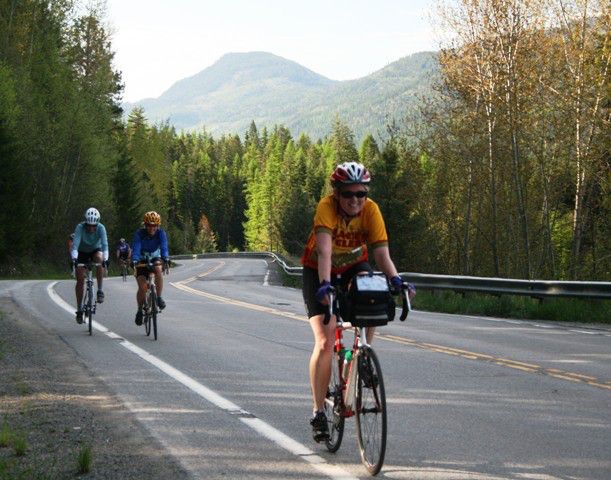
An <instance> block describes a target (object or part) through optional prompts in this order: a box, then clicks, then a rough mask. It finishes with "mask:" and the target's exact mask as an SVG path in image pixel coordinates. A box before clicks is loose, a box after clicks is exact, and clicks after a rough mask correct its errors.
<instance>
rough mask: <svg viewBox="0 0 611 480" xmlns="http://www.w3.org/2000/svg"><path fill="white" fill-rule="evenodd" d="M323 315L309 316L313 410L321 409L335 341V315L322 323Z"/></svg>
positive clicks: (329, 375) (329, 376) (325, 393)
mask: <svg viewBox="0 0 611 480" xmlns="http://www.w3.org/2000/svg"><path fill="white" fill-rule="evenodd" d="M323 319H324V315H315V316H313V317H311V318H310V326H311V327H312V331H313V333H314V349H313V350H312V356H311V357H310V386H311V387H312V400H313V402H314V409H315V410H322V409H323V404H324V401H325V396H326V395H327V386H328V385H329V380H330V378H331V359H332V356H333V344H334V342H335V317H333V318H331V320H330V321H329V323H328V324H327V325H323Z"/></svg>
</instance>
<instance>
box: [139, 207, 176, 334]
mask: <svg viewBox="0 0 611 480" xmlns="http://www.w3.org/2000/svg"><path fill="white" fill-rule="evenodd" d="M160 225H161V216H160V215H159V214H158V213H157V212H153V211H151V212H146V213H145V214H144V227H143V228H140V229H138V230H136V233H135V234H134V241H133V242H132V247H133V248H132V266H133V267H135V269H136V280H137V282H138V293H137V294H136V301H137V303H138V311H137V312H136V325H142V318H143V316H144V314H143V312H142V306H143V304H144V300H145V298H146V289H147V279H148V273H149V272H148V268H147V267H146V265H144V266H142V265H140V266H139V265H138V262H140V261H151V262H152V263H153V264H154V265H155V284H156V285H157V293H158V296H157V306H158V307H159V309H160V310H163V309H164V308H165V306H166V304H165V301H164V300H163V298H161V292H162V291H163V270H165V271H166V272H167V271H168V265H169V262H170V254H169V251H168V237H167V235H166V233H165V230H163V229H162V228H161V227H160ZM162 267H163V270H162Z"/></svg>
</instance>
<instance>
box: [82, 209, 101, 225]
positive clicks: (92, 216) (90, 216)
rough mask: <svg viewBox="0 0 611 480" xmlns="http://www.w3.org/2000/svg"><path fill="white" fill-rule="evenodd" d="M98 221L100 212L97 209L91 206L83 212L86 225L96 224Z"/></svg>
mask: <svg viewBox="0 0 611 480" xmlns="http://www.w3.org/2000/svg"><path fill="white" fill-rule="evenodd" d="M99 221H100V212H98V210H97V209H95V208H93V207H91V208H89V209H87V211H86V212H85V223H86V224H87V225H97V224H98V222H99Z"/></svg>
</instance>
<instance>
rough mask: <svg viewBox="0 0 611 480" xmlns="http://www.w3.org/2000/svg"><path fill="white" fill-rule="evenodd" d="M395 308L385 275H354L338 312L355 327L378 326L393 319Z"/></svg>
mask: <svg viewBox="0 0 611 480" xmlns="http://www.w3.org/2000/svg"><path fill="white" fill-rule="evenodd" d="M395 308H396V305H395V300H394V299H393V297H392V295H391V294H390V292H389V290H388V283H387V282H386V277H384V276H383V275H356V276H355V277H354V278H353V279H352V282H351V283H350V287H349V288H348V294H347V295H346V296H345V297H344V301H343V302H341V303H340V314H341V316H342V319H343V320H344V321H345V322H350V323H351V324H352V325H354V326H355V327H379V326H382V325H386V324H387V323H388V322H391V321H393V320H394V318H395Z"/></svg>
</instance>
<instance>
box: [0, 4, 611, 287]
mask: <svg viewBox="0 0 611 480" xmlns="http://www.w3.org/2000/svg"><path fill="white" fill-rule="evenodd" d="M457 5H458V7H457V10H456V11H454V12H450V13H449V14H448V16H447V18H446V22H447V25H448V28H452V29H454V31H455V32H456V33H457V36H456V37H455V41H456V43H454V44H452V45H448V46H447V48H444V49H443V50H442V51H441V52H439V55H438V58H439V65H440V75H441V76H440V80H439V81H438V82H437V83H436V86H435V90H434V92H433V93H431V94H430V95H429V96H428V97H427V98H426V99H423V101H422V102H420V103H419V105H418V106H419V109H418V112H417V113H415V114H414V116H412V117H408V118H406V119H405V121H404V122H402V123H399V124H396V125H394V126H393V127H392V128H390V129H389V137H388V139H387V140H386V141H384V142H383V143H380V142H379V141H376V140H375V139H374V137H373V136H372V135H366V136H365V137H364V140H363V141H355V134H354V131H353V130H352V129H351V128H350V127H349V126H348V124H347V122H345V121H344V120H343V119H342V118H340V117H338V118H337V119H336V120H335V121H334V122H333V123H332V125H330V126H329V127H328V131H327V132H326V133H325V134H324V135H322V136H321V137H320V138H318V137H314V136H312V135H305V134H303V135H296V134H295V133H294V132H293V131H291V129H289V128H287V127H286V126H284V125H282V124H280V123H278V124H276V125H275V126H274V127H271V128H264V127H259V126H258V125H257V124H256V122H251V123H250V125H249V126H248V128H246V129H245V130H244V131H235V132H232V133H231V134H225V135H215V134H212V133H210V132H206V131H203V130H200V131H195V132H189V133H178V132H177V131H176V129H175V127H174V126H172V125H170V124H167V123H164V124H156V123H154V122H151V121H150V120H147V118H146V112H145V111H143V110H142V109H135V110H133V111H132V112H130V114H129V115H128V118H127V119H124V118H123V112H122V111H121V109H120V105H121V91H122V86H121V76H120V72H116V71H114V70H113V68H112V58H113V50H112V45H111V43H110V40H109V36H108V32H106V30H105V28H104V26H103V25H104V21H103V18H102V17H101V15H100V13H99V12H98V11H96V10H90V11H89V12H87V13H85V14H77V13H76V12H75V11H72V10H71V9H70V8H69V7H68V4H67V3H66V2H63V1H42V0H23V1H20V2H14V1H10V0H0V33H1V34H2V35H1V36H0V270H1V273H2V274H3V275H7V274H16V273H19V272H32V271H37V270H38V269H40V268H41V266H43V265H44V264H47V265H49V264H55V265H57V266H62V267H64V268H65V265H66V260H67V258H68V256H67V250H66V240H67V237H68V234H69V233H70V232H71V231H72V230H73V229H74V226H75V224H76V223H77V222H78V221H80V220H81V219H82V216H83V213H84V212H85V210H86V209H87V208H88V207H90V206H95V207H96V208H98V209H99V210H100V212H101V214H102V222H103V223H104V224H105V225H106V226H107V229H108V231H109V235H110V240H111V242H112V243H113V244H114V243H115V242H116V241H117V239H118V238H119V237H127V238H130V237H131V236H132V233H133V231H134V230H135V229H136V228H137V227H138V226H139V224H140V221H141V217H142V214H143V213H144V212H145V211H146V210H150V209H155V210H157V211H159V212H160V213H161V215H162V218H163V226H164V227H165V228H166V229H167V230H168V232H169V238H170V247H171V253H173V254H178V253H186V252H201V251H214V250H232V249H240V250H241V249H248V250H274V251H277V252H280V253H284V254H289V255H293V256H298V255H299V254H300V253H301V249H302V247H303V243H304V241H305V238H306V236H307V234H308V232H309V229H310V228H311V222H312V215H313V212H314V208H315V205H316V203H317V202H318V200H319V199H320V197H321V195H323V194H324V193H325V192H327V191H328V188H329V185H328V176H329V174H330V172H331V171H332V169H333V167H334V165H335V164H337V163H338V162H342V161H349V160H358V161H361V162H363V163H365V164H366V165H367V166H368V167H369V168H370V169H371V171H372V173H373V179H374V180H373V185H372V191H371V197H372V198H373V199H374V200H376V201H377V202H378V203H379V204H380V207H381V209H382V211H383V213H384V216H385V219H386V224H387V229H388V231H389V236H390V248H391V253H392V255H393V257H394V259H395V262H396V263H397V265H398V267H399V269H400V270H402V271H416V272H430V273H448V274H466V275H493V276H501V277H520V278H556V279H573V278H577V279H596V280H609V279H611V274H610V271H611V267H610V265H611V246H610V241H609V239H610V238H611V235H610V233H611V232H610V227H609V218H611V215H610V213H611V212H610V211H609V210H610V204H609V198H610V196H609V180H610V175H609V172H610V171H611V169H610V168H609V151H610V145H609V142H610V139H611V135H609V91H610V89H609V87H610V85H609V75H608V68H609V59H610V52H609V25H610V24H611V22H610V21H609V6H608V5H607V3H603V2H589V3H588V4H587V5H585V4H582V3H581V2H579V1H575V2H566V1H564V2H562V3H560V2H556V1H553V2H551V3H546V4H545V5H547V7H546V8H545V9H544V8H543V6H544V4H543V2H540V3H538V2H533V1H528V2H526V1H520V0H514V1H512V2H505V1H501V0H499V1H495V2H475V3H474V2H467V1H466V0H465V1H459V2H458V3H457ZM539 7H541V8H539ZM550 25H552V26H553V28H549V26H550ZM544 27H546V28H544ZM383 72H384V71H381V72H379V74H380V75H388V76H392V71H387V72H385V73H383ZM302 80H303V79H301V80H300V81H302ZM307 81H314V82H322V83H323V84H324V83H325V81H324V79H320V78H318V77H316V76H315V75H314V76H312V77H311V78H310V79H309V80H307ZM331 101H336V102H337V104H338V105H340V104H342V102H341V100H339V99H335V98H333V99H332V98H329V102H331ZM395 101H397V102H402V101H403V100H402V97H401V96H400V95H397V97H396V98H395ZM372 133H373V132H372Z"/></svg>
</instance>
